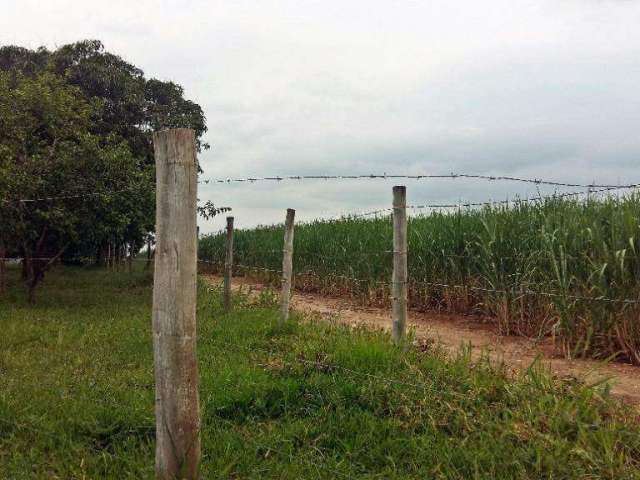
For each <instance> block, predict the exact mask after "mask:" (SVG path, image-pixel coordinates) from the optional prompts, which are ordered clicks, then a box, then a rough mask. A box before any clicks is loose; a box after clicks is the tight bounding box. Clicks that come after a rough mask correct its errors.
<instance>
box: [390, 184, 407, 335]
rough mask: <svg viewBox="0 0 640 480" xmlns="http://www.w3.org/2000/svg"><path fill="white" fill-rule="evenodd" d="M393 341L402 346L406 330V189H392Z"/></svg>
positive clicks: (398, 187) (399, 187)
mask: <svg viewBox="0 0 640 480" xmlns="http://www.w3.org/2000/svg"><path fill="white" fill-rule="evenodd" d="M391 282H392V283H391V288H392V292H391V298H392V329H391V334H392V338H393V341H394V342H395V343H397V344H402V343H403V342H404V341H405V336H406V329H407V188H406V187H404V186H395V187H393V277H392V281H391Z"/></svg>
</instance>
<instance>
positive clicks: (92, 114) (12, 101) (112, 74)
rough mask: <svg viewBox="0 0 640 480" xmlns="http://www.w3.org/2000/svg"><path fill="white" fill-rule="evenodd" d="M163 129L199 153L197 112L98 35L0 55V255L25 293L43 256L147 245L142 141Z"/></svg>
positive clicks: (148, 171)
mask: <svg viewBox="0 0 640 480" xmlns="http://www.w3.org/2000/svg"><path fill="white" fill-rule="evenodd" d="M175 127H186V128H192V129H194V130H195V134H196V141H197V146H198V150H199V151H200V150H202V149H208V148H209V145H208V144H207V143H205V142H204V141H203V140H202V136H203V135H204V133H205V132H206V131H207V127H206V120H205V117H204V113H203V111H202V108H201V107H200V106H199V105H198V104H196V103H194V102H192V101H190V100H187V99H185V98H184V91H183V89H182V87H181V86H180V85H177V84H176V83H173V82H170V81H160V80H156V79H152V78H151V79H147V78H145V76H144V73H143V71H142V70H140V69H139V68H137V67H136V66H134V65H132V64H130V63H128V62H126V61H125V60H123V59H122V58H121V57H119V56H118V55H114V54H112V53H110V52H107V51H105V49H104V46H103V45H102V43H101V42H100V41H98V40H83V41H79V42H76V43H72V44H69V45H64V46H62V47H60V48H57V49H56V50H53V51H50V50H48V49H46V48H45V47H40V48H38V49H36V50H29V49H26V48H22V47H18V46H5V47H1V48H0V130H1V131H0V222H1V224H2V225H3V228H2V230H1V231H0V256H4V255H5V254H4V253H3V252H5V251H6V252H8V253H9V254H15V255H22V256H24V257H25V259H26V260H25V261H24V262H23V267H24V271H23V274H24V277H25V280H27V283H28V285H29V290H30V295H31V296H32V297H33V293H34V290H35V287H36V285H37V284H38V283H39V282H40V281H41V279H42V277H43V275H44V272H45V271H46V269H47V268H48V267H49V266H50V264H51V263H52V262H54V261H55V260H53V259H56V258H64V259H65V260H71V259H79V258H93V259H95V260H96V261H101V259H103V258H105V257H108V256H109V257H111V258H113V255H114V253H113V252H121V251H122V250H123V249H125V248H126V249H127V250H128V251H129V256H131V255H132V254H135V252H137V251H138V250H139V249H140V248H141V246H142V245H143V243H144V242H146V241H148V240H149V239H152V238H153V233H152V232H153V230H154V223H155V221H154V220H155V219H154V216H155V188H154V183H153V182H154V171H153V168H154V159H153V146H152V135H151V134H152V132H153V131H156V130H160V129H163V128H175ZM87 194H89V196H87ZM50 197H56V199H55V200H46V201H45V200H40V201H37V202H20V201H18V200H19V199H42V198H50ZM198 211H199V213H200V214H201V215H203V216H204V217H205V218H207V217H208V216H211V215H215V214H217V213H220V212H221V211H226V209H224V208H223V209H220V208H216V207H215V206H214V205H213V204H212V203H211V202H207V203H206V204H204V205H203V206H201V207H200V208H199V210H198ZM44 257H47V258H50V260H38V259H39V258H44ZM2 266H3V265H2V261H0V267H2ZM2 271H3V270H2V268H0V289H1V288H2V284H3V278H2Z"/></svg>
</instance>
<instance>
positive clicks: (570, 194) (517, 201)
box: [320, 183, 640, 220]
mask: <svg viewBox="0 0 640 480" xmlns="http://www.w3.org/2000/svg"><path fill="white" fill-rule="evenodd" d="M636 188H640V183H635V184H630V185H621V186H617V187H611V186H609V187H605V188H601V189H597V190H591V191H586V192H585V191H579V192H565V193H553V194H550V195H538V196H535V197H528V198H514V199H505V200H489V201H485V202H462V203H427V204H422V205H407V208H408V209H411V210H424V209H431V208H433V209H437V208H469V207H488V206H493V205H510V204H515V205H517V204H521V203H530V202H542V201H545V200H560V199H563V198H570V197H577V196H580V195H593V194H598V193H604V192H611V191H615V190H630V189H636ZM392 211H393V208H392V207H388V208H380V209H377V210H371V211H367V212H359V213H352V214H349V213H346V214H343V215H342V216H341V217H338V218H359V217H368V216H375V215H381V214H385V215H386V214H389V213H391V212H392ZM320 220H322V219H320Z"/></svg>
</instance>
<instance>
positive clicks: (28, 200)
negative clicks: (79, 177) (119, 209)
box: [0, 186, 139, 203]
mask: <svg viewBox="0 0 640 480" xmlns="http://www.w3.org/2000/svg"><path fill="white" fill-rule="evenodd" d="M137 188H139V187H138V186H135V187H127V188H123V189H121V190H110V191H105V192H85V193H78V194H73V195H53V196H48V197H39V198H17V199H8V198H3V199H0V201H1V202H3V203H33V202H48V201H54V200H69V199H75V198H85V197H96V196H101V195H103V196H109V195H117V194H120V193H124V192H129V191H132V190H135V189H137Z"/></svg>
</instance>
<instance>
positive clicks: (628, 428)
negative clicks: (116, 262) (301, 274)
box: [0, 237, 640, 479]
mask: <svg viewBox="0 0 640 480" xmlns="http://www.w3.org/2000/svg"><path fill="white" fill-rule="evenodd" d="M303 238H304V237H303ZM11 274H12V282H13V283H14V284H15V283H16V282H17V272H14V271H12V272H11ZM38 298H39V300H38V304H37V305H35V306H28V305H27V303H26V299H25V298H24V294H23V292H22V289H19V288H14V289H12V290H11V291H10V292H9V294H8V295H7V296H6V297H4V298H2V301H1V302H0V328H1V330H2V335H0V382H2V385H1V387H0V478H2V479H29V478H33V479H42V478H60V479H72V478H73V479H75V478H78V479H103V478H112V479H134V478H135V479H141V478H142V479H144V478H153V456H154V419H153V398H154V390H153V388H154V387H153V371H152V349H151V338H150V336H151V335H150V323H151V321H150V317H151V311H150V298H151V279H150V275H149V273H148V272H143V271H135V272H133V273H132V274H128V273H125V272H120V273H117V272H107V271H105V270H97V269H81V268H64V269H59V270H57V271H54V272H52V273H51V274H50V275H49V276H48V277H47V278H46V280H45V283H44V285H43V287H42V291H40V292H39V296H38ZM235 300H236V306H235V312H234V313H233V314H230V315H224V314H222V313H221V310H220V306H219V304H220V296H219V291H218V290H217V289H216V288H210V287H207V286H205V285H200V291H199V305H198V320H199V346H198V355H199V361H200V373H201V383H200V396H201V404H202V424H203V426H202V450H203V464H202V478H206V479H215V478H220V479H226V478H256V479H258V478H261V479H263V478H273V479H301V478H305V479H306V478H326V479H335V478H362V479H364V478H367V479H374V478H377V479H382V478H385V479H394V478H395V479H406V478H416V479H417V478H420V479H422V478H437V479H470V478H474V479H481V478H482V479H507V478H508V479H512V478H513V479H532V478H548V479H551V478H553V479H578V478H580V479H584V478H590V479H597V478H609V479H621V478H625V479H634V478H640V426H639V422H638V418H637V416H636V414H635V413H632V412H631V411H630V410H627V409H626V408H625V407H623V406H620V405H618V404H616V403H615V402H614V401H613V400H611V399H609V398H608V395H607V392H606V388H605V387H603V386H594V387H585V386H581V385H579V384H578V383H577V382H576V381H569V380H568V381H559V380H554V379H552V378H551V377H549V376H548V375H547V374H545V373H544V372H542V371H540V369H539V368H536V367H535V366H534V367H532V368H531V369H530V370H529V371H528V372H527V373H526V374H524V375H523V376H521V377H518V378H516V379H515V380H510V379H509V377H508V376H507V375H506V373H505V372H504V371H503V370H502V368H501V367H500V366H496V365H491V364H490V363H489V362H488V361H486V360H485V361H477V362H472V361H471V360H470V355H469V352H468V351H465V350H464V349H463V350H461V352H460V354H459V355H458V356H456V357H455V358H446V357H445V356H444V354H443V353H442V352H439V351H437V350H434V349H426V350H425V349H423V350H424V351H423V350H411V351H409V352H406V353H403V352H402V351H401V350H399V349H396V348H394V347H392V346H390V343H389V339H388V338H387V336H386V335H385V334H382V333H379V332H371V331H366V330H356V331H351V330H348V329H346V328H345V327H340V326H337V325H331V324H328V323H325V322H314V321H301V319H300V318H298V317H297V316H295V315H294V316H293V319H292V321H291V322H290V323H288V324H287V325H285V326H284V327H277V326H276V323H275V320H276V318H277V317H276V311H275V309H274V308H273V302H274V297H273V296H272V295H270V294H269V293H264V294H262V295H261V296H260V297H259V298H258V299H255V300H251V301H249V300H248V299H247V298H246V297H243V296H241V295H238V297H237V298H236V299H235ZM309 320H313V319H309Z"/></svg>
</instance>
